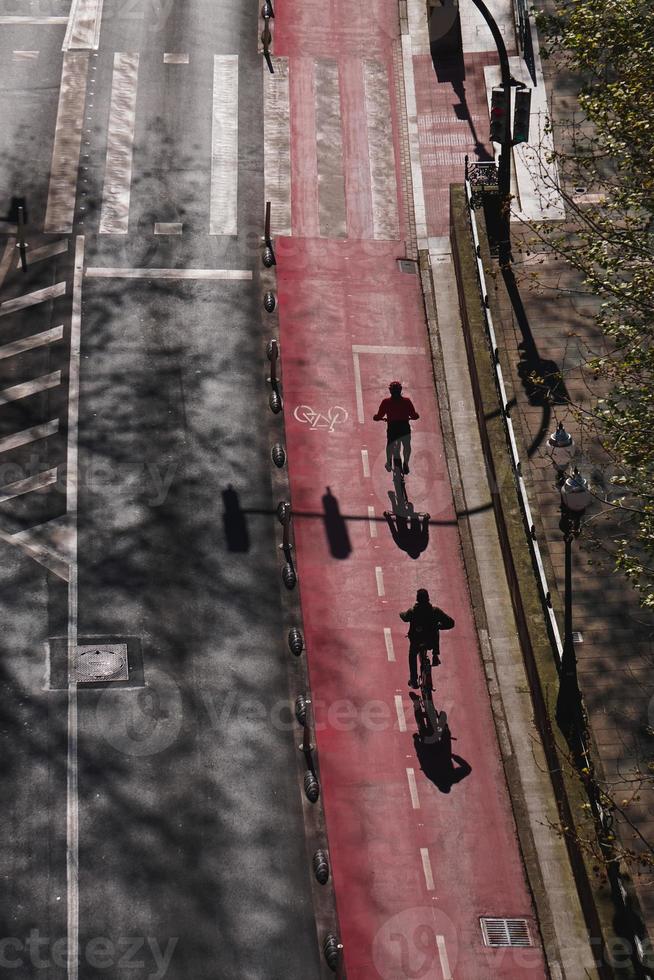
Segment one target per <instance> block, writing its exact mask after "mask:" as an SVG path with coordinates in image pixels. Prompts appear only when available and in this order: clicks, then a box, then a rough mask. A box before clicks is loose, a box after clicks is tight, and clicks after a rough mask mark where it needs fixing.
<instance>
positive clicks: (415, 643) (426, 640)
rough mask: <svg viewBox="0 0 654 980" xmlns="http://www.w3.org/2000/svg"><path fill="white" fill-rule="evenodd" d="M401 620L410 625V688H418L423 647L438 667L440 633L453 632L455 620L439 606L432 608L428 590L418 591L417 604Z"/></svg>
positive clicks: (403, 613) (401, 614) (403, 614)
mask: <svg viewBox="0 0 654 980" xmlns="http://www.w3.org/2000/svg"><path fill="white" fill-rule="evenodd" d="M400 619H401V620H403V622H405V623H408V624H409V634H408V636H409V674H410V675H411V676H410V677H409V686H410V687H417V686H418V673H417V663H418V651H419V649H420V647H421V646H424V647H426V648H427V650H431V651H432V663H433V664H434V665H436V664H437V663H438V662H439V661H438V656H439V651H440V631H441V630H451V629H452V627H453V626H454V620H453V619H452V618H451V616H448V615H447V613H444V612H443V610H442V609H439V608H438V606H432V604H431V602H430V601H429V592H427V589H418V592H417V593H416V603H415V605H414V606H412V607H411V609H407V610H406V612H401V613H400Z"/></svg>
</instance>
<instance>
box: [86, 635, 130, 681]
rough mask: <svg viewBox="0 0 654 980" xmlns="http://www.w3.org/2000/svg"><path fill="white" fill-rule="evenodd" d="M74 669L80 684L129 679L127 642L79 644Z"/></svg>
mask: <svg viewBox="0 0 654 980" xmlns="http://www.w3.org/2000/svg"><path fill="white" fill-rule="evenodd" d="M74 669H75V680H76V681H77V683H78V684H94V683H96V682H97V681H126V680H129V670H128V668H127V644H126V643H110V644H103V645H102V646H78V648H77V659H76V660H75V668H74Z"/></svg>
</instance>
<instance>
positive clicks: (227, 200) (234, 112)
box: [209, 54, 238, 235]
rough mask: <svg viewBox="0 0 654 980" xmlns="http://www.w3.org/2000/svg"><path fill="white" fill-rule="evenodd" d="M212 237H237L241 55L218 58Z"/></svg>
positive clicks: (211, 199) (211, 200)
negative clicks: (239, 66)
mask: <svg viewBox="0 0 654 980" xmlns="http://www.w3.org/2000/svg"><path fill="white" fill-rule="evenodd" d="M212 120H213V122H212V128H211V198H210V205H209V207H210V210H209V234H210V235H236V234H237V232H238V227H237V207H236V205H237V198H238V55H235V54H227V55H214V59H213V103H212Z"/></svg>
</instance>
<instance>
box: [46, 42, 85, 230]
mask: <svg viewBox="0 0 654 980" xmlns="http://www.w3.org/2000/svg"><path fill="white" fill-rule="evenodd" d="M88 68H89V53H88V51H66V53H65V54H64V60H63V66H62V69H61V87H60V89H59V104H58V106H57V123H56V126H55V138H54V146H53V148H52V163H51V165H50V184H49V186H48V204H47V207H46V211H45V224H44V226H43V230H44V231H45V233H46V234H49V235H51V234H55V233H57V232H61V233H63V234H64V235H68V234H70V233H71V231H72V230H73V216H74V212H75V198H76V194H77V181H78V177H79V153H80V147H81V144H82V126H83V122H84V104H85V102H86V79H87V75H88Z"/></svg>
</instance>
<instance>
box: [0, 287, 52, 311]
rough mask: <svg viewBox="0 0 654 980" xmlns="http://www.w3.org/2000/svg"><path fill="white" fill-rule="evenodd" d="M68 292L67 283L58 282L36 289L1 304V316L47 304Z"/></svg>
mask: <svg viewBox="0 0 654 980" xmlns="http://www.w3.org/2000/svg"><path fill="white" fill-rule="evenodd" d="M65 292H66V283H65V282H58V283H55V285H54V286H46V287H45V289H35V290H34V292H33V293H24V294H23V295H22V296H17V297H16V299H8V300H5V302H4V303H0V316H7V314H9V313H16V312H17V311H18V310H25V309H27V307H28V306H36V305H37V304H38V303H45V301H46V300H48V299H56V298H57V296H63V295H64V293H65Z"/></svg>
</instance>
